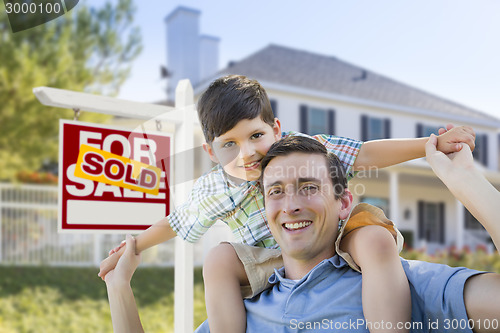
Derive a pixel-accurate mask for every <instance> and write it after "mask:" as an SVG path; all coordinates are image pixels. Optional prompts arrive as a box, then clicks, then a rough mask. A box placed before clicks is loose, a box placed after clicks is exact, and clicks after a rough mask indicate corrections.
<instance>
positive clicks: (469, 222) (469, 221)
mask: <svg viewBox="0 0 500 333" xmlns="http://www.w3.org/2000/svg"><path fill="white" fill-rule="evenodd" d="M464 222H465V229H467V230H484V227H483V225H482V224H481V223H479V221H478V220H476V218H475V217H474V216H473V215H472V214H471V213H470V212H469V211H468V210H467V208H465V207H464Z"/></svg>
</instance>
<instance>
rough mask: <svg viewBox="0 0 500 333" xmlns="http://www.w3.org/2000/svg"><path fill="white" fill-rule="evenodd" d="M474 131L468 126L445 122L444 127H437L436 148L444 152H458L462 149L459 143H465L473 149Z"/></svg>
mask: <svg viewBox="0 0 500 333" xmlns="http://www.w3.org/2000/svg"><path fill="white" fill-rule="evenodd" d="M475 141H476V133H475V132H474V130H473V129H472V127H469V126H459V127H455V126H453V125H452V124H447V125H446V129H445V128H440V129H439V136H438V137H437V150H439V151H442V152H443V153H445V154H449V153H454V152H458V151H460V150H461V149H462V145H461V144H460V143H465V144H467V145H468V146H469V148H470V150H471V151H473V150H474V148H475Z"/></svg>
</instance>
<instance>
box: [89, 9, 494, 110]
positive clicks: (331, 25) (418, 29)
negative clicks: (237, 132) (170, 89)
mask: <svg viewBox="0 0 500 333" xmlns="http://www.w3.org/2000/svg"><path fill="white" fill-rule="evenodd" d="M88 3H89V4H91V5H94V4H97V5H99V4H100V3H101V1H99V0H89V1H88ZM135 4H136V6H137V11H136V13H135V17H134V18H135V23H136V24H137V25H138V26H139V27H140V29H141V32H142V36H143V46H144V48H143V51H142V54H141V55H140V56H139V58H138V59H137V60H136V61H135V62H134V64H133V68H132V74H131V77H130V78H129V79H128V81H127V82H126V83H125V84H124V85H123V87H122V89H121V91H120V94H119V96H118V97H119V98H123V99H128V100H135V101H142V102H155V101H159V100H163V99H165V93H164V89H165V85H166V83H165V81H164V80H162V79H160V66H161V65H166V64H167V59H166V26H165V23H164V18H165V17H166V16H167V15H168V14H169V13H171V12H172V11H173V10H174V9H175V8H177V7H178V6H186V7H190V8H193V9H197V10H200V11H201V15H200V33H202V34H206V35H211V36H216V37H219V38H220V49H219V52H220V63H219V67H220V68H224V67H225V66H226V65H227V63H228V62H229V61H231V60H235V61H238V60H241V59H243V58H245V57H246V56H248V55H250V54H252V53H255V52H256V51H258V50H260V49H262V48H264V47H266V46H267V45H269V44H278V45H282V46H286V47H291V48H296V49H300V50H306V51H310V52H314V53H318V54H322V55H327V56H334V57H337V58H339V59H341V60H343V61H346V62H348V63H351V64H354V65H357V66H360V67H362V68H365V69H368V70H370V71H373V72H376V73H378V74H382V75H384V76H387V77H389V78H392V79H395V80H397V81H400V82H403V83H406V84H409V85H411V86H414V87H416V88H419V89H422V90H425V91H427V92H430V93H433V94H435V95H438V96H440V97H444V98H446V99H449V100H452V101H454V102H456V103H459V104H463V105H466V106H469V107H472V108H474V109H476V110H479V111H483V112H486V113H488V114H491V115H494V116H496V117H498V118H500V19H499V14H500V1H498V0H474V1H471V0H406V1H403V0H344V1H340V0H310V1H305V0H300V1H298V0H287V1H281V0H252V1H243V0H179V1H172V0H163V1H159V0H135Z"/></svg>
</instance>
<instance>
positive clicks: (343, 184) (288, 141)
mask: <svg viewBox="0 0 500 333" xmlns="http://www.w3.org/2000/svg"><path fill="white" fill-rule="evenodd" d="M292 153H305V154H319V155H322V156H324V157H325V159H326V161H327V164H328V167H329V171H330V179H331V180H332V184H333V187H334V189H335V198H336V199H339V198H341V197H342V196H343V195H344V192H345V189H346V188H347V178H346V176H345V171H344V167H343V166H342V163H341V162H340V160H339V158H338V157H337V155H335V154H334V153H330V152H328V150H326V147H325V146H323V145H322V144H321V143H320V142H318V141H316V140H314V139H312V138H309V137H305V136H288V137H286V138H284V139H281V140H279V141H276V142H275V143H273V144H272V145H271V148H269V151H268V152H267V154H266V156H264V158H263V159H262V162H261V166H262V173H261V175H260V184H261V186H263V182H262V177H263V176H264V171H265V170H266V167H267V165H268V164H269V162H271V161H272V160H273V159H274V158H275V157H278V156H287V155H290V154H292Z"/></svg>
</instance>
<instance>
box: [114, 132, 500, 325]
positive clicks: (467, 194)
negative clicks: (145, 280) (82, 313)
mask: <svg viewBox="0 0 500 333" xmlns="http://www.w3.org/2000/svg"><path fill="white" fill-rule="evenodd" d="M435 145H436V138H435V137H434V136H431V138H430V139H429V142H428V144H427V146H426V150H427V158H428V161H429V163H430V164H431V166H432V167H433V169H434V171H435V172H436V174H437V175H438V177H440V178H441V180H442V181H443V182H444V183H445V184H446V185H447V186H448V187H449V188H450V190H451V191H452V193H453V194H454V195H455V196H456V197H457V198H458V199H459V200H461V201H462V202H463V203H464V205H465V206H466V207H467V208H468V209H469V210H470V211H471V213H472V214H473V215H474V216H476V218H477V219H478V220H479V221H480V222H481V223H482V224H483V225H484V227H485V228H486V230H487V231H488V232H489V233H490V235H491V236H492V239H493V241H494V242H495V244H496V245H497V248H498V246H499V245H500V223H498V222H497V220H496V219H495V213H496V212H495V211H494V208H495V203H498V202H500V194H499V193H498V192H497V191H496V190H495V189H494V188H493V187H492V186H491V185H490V184H489V183H488V182H487V181H486V180H485V179H484V177H483V176H482V175H481V174H480V173H479V172H478V171H477V170H475V169H474V166H473V163H472V154H471V152H470V149H469V148H468V147H467V146H464V147H463V148H462V150H461V151H460V152H458V153H454V154H452V155H449V156H445V155H444V154H442V153H440V152H438V151H436V146H435ZM262 170H263V171H262V185H263V193H264V198H265V204H266V214H267V218H268V223H269V227H270V229H271V232H272V234H273V236H274V237H275V239H276V240H277V242H278V244H279V245H280V247H281V251H282V255H283V261H284V267H283V268H282V269H280V270H279V271H276V272H275V274H273V276H271V278H270V282H271V283H272V284H273V287H272V288H271V289H268V290H266V291H264V292H263V293H261V294H260V295H258V296H256V297H254V298H253V299H251V300H248V301H245V307H246V309H247V331H249V332H254V331H258V330H260V331H262V332H297V331H318V332H320V331H329V332H331V331H337V332H368V330H369V329H370V328H376V329H380V328H382V329H385V330H387V331H388V332H390V331H391V330H396V329H401V328H402V327H386V326H384V325H387V323H384V322H371V323H368V322H365V320H364V317H363V312H362V304H361V275H360V274H359V273H357V272H356V271H354V270H352V269H351V268H350V267H348V265H347V264H346V262H345V261H344V260H343V259H342V258H341V257H339V256H338V255H337V254H336V252H337V251H339V249H338V244H336V242H335V240H336V239H337V238H338V237H337V236H338V223H339V221H341V220H344V219H346V218H348V217H349V214H350V212H351V208H352V207H351V206H352V195H351V193H350V192H349V190H348V189H347V188H346V182H345V176H344V174H343V169H342V167H341V166H340V164H339V162H338V160H337V159H336V158H335V156H331V155H328V154H327V153H326V150H325V148H324V147H323V146H322V145H320V144H319V145H318V144H317V143H316V142H314V140H310V139H307V138H302V137H295V138H290V139H285V140H281V141H279V142H277V143H276V144H274V145H273V146H272V147H271V149H270V150H269V153H268V155H267V156H266V158H265V159H264V160H263V161H262ZM365 207H366V206H361V207H356V208H355V209H354V211H353V213H351V218H350V219H349V222H351V221H353V220H355V218H356V217H357V216H358V214H363V213H364V212H365V211H366V210H365V209H364V208H365ZM368 210H370V209H368ZM370 213H372V215H373V216H375V217H376V218H380V219H384V217H383V216H381V215H377V214H378V213H377V211H376V210H372V211H371V212H370ZM373 213H375V214H373ZM128 241H129V243H130V244H131V245H132V246H131V247H130V248H132V247H133V243H132V240H131V239H130V238H129V239H128ZM337 243H338V242H337ZM334 244H335V245H334ZM367 245H368V246H370V245H371V244H367ZM373 246H376V244H375V245H373ZM127 248H129V247H128V246H127ZM125 258H128V259H125V260H137V258H136V257H135V256H134V254H133V252H130V253H129V255H128V256H125ZM402 264H403V267H404V269H405V273H406V274H407V277H408V280H409V282H410V289H411V296H412V322H409V323H400V324H401V325H404V327H405V328H409V329H410V331H412V332H432V331H434V332H472V331H474V332H488V329H489V331H490V332H494V331H498V330H499V329H500V327H499V325H500V324H499V323H498V321H499V320H500V303H499V302H498V299H499V298H500V275H498V274H482V273H483V272H478V271H473V270H469V269H466V268H451V267H448V266H444V265H437V264H429V263H424V262H417V261H406V260H402ZM132 273H133V272H131V271H128V272H123V271H122V269H121V266H120V265H117V268H116V269H115V272H114V274H113V275H111V277H110V278H108V277H107V278H106V284H107V286H108V293H109V298H110V305H111V310H112V319H113V325H114V327H115V331H117V332H118V331H119V332H126V331H127V329H128V328H129V327H133V326H132V325H135V327H137V323H139V325H140V322H139V320H138V316H137V315H136V312H137V310H136V309H135V303H134V302H133V296H132V295H131V290H130V287H129V282H130V278H131V276H132ZM117 295H120V297H121V298H122V299H124V300H126V302H124V303H123V304H122V307H119V306H117V299H118V297H117ZM123 305H124V306H123ZM124 318H127V319H128V320H131V322H129V323H126V322H125V320H124ZM117 325H122V327H121V328H119V327H118V326H117ZM472 329H473V330H472ZM130 331H131V332H132V331H134V332H135V331H136V330H130ZM199 331H200V332H208V324H207V322H205V323H204V324H203V325H202V326H201V327H200V328H199Z"/></svg>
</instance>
